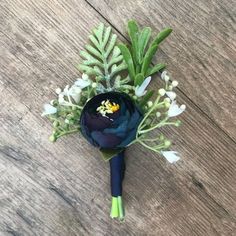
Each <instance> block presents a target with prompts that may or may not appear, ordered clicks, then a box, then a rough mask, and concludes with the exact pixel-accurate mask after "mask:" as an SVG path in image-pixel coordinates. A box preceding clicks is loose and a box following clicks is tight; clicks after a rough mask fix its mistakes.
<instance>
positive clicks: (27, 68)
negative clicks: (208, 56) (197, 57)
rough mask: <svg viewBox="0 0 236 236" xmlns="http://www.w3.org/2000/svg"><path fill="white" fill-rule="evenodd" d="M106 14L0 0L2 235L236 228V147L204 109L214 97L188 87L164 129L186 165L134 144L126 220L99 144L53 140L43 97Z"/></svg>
mask: <svg viewBox="0 0 236 236" xmlns="http://www.w3.org/2000/svg"><path fill="white" fill-rule="evenodd" d="M129 3H130V2H129ZM103 4H104V3H103V2H101V7H104V8H105V7H106V5H103ZM107 4H108V3H107ZM108 5H109V4H108ZM94 6H95V7H96V6H98V2H96V4H95V2H94ZM114 6H115V5H114ZM110 10H111V11H112V9H110ZM179 14H180V13H179ZM180 16H182V17H184V16H183V15H181V14H180ZM106 17H109V15H106V14H104V15H103V16H101V15H100V14H99V13H98V12H97V11H95V10H94V9H93V8H92V7H91V6H90V5H89V4H87V3H86V2H85V1H73V0H69V1H42V0H41V1H37V2H34V1H31V0H27V1H26V0H24V1H16V0H13V1H10V2H8V1H2V2H1V12H0V19H1V30H0V32H1V44H0V47H1V60H0V71H1V84H0V91H1V93H0V101H1V115H0V120H1V124H2V125H1V127H0V133H1V140H0V145H1V146H0V185H1V193H0V208H1V210H0V233H1V235H63V236H64V235H65V236H67V235H121V236H123V235H161V236H162V235H163V236H166V235H184V236H185V235H186V236H189V235H227V236H228V235H234V232H235V229H236V228H235V223H236V207H235V202H236V181H235V177H234V176H235V167H236V161H235V158H234V157H235V153H236V146H235V142H234V141H233V140H232V139H231V138H230V137H229V136H228V135H227V134H226V133H225V132H223V131H222V130H221V129H220V128H219V127H218V126H217V125H216V124H218V123H216V124H215V123H214V122H213V121H212V119H213V118H212V119H210V118H209V117H207V116H206V115H205V114H204V113H203V112H202V109H203V108H202V105H203V106H205V105H208V104H205V103H204V104H202V105H201V104H200V105H199V104H197V105H196V104H194V103H193V102H192V100H193V99H192V97H191V99H189V98H188V97H187V96H185V95H184V94H183V93H181V95H180V102H183V103H185V104H186V105H187V107H188V110H187V112H186V113H185V114H184V115H183V116H182V119H183V123H184V125H183V126H182V127H181V128H179V129H172V128H170V129H167V130H165V131H164V132H165V133H166V135H167V136H168V137H170V138H171V139H172V140H174V146H173V148H174V149H175V150H177V151H179V152H180V153H181V157H182V159H181V161H180V162H178V163H177V164H175V165H170V164H168V163H166V162H165V161H164V160H163V159H161V158H159V156H157V155H155V154H153V153H151V152H147V151H146V150H144V149H143V148H142V147H140V146H137V145H135V146H133V147H131V148H130V149H129V150H127V173H126V178H125V183H124V200H125V203H126V220H125V222H122V223H121V222H116V221H112V220H111V219H110V217H109V208H110V205H109V204H110V194H109V169H108V165H107V163H104V162H103V161H102V160H101V158H100V157H99V156H98V153H97V152H96V150H95V149H93V148H92V147H91V146H90V145H89V144H88V143H87V142H86V141H85V140H84V139H83V138H82V137H81V136H80V135H72V136H70V137H67V138H63V139H61V140H59V141H58V142H57V143H55V144H51V143H49V142H48V139H47V138H48V135H49V134H50V123H49V122H48V121H47V120H45V119H43V118H42V117H41V116H40V114H41V110H42V104H43V103H45V102H47V101H49V100H51V99H53V95H52V93H53V91H54V90H55V88H57V87H58V86H61V87H64V86H65V85H66V84H70V83H71V82H72V81H73V80H74V78H76V77H77V76H78V75H79V74H78V71H77V70H76V68H75V65H76V64H77V62H78V61H79V56H78V54H79V50H80V49H81V48H82V47H83V45H84V44H85V42H86V41H87V36H88V34H89V32H90V30H91V28H93V27H94V26H96V25H97V24H98V23H99V22H100V21H104V22H105V23H106V24H109V23H108V22H106V20H105V19H104V18H106ZM114 17H116V16H114ZM114 19H115V18H114ZM109 20H110V19H109ZM112 23H116V24H117V25H118V22H112ZM141 23H142V24H144V23H145V21H141ZM120 39H121V40H123V41H124V42H125V39H124V38H123V37H122V36H121V35H120ZM168 43H170V44H171V40H168ZM168 43H166V44H165V45H166V47H168ZM163 46H164V44H163ZM175 50H177V49H175ZM185 50H186V49H185ZM175 53H177V52H176V51H175ZM160 57H163V59H165V60H166V61H169V60H172V59H171V57H170V58H167V56H166V55H165V54H161V55H160ZM172 57H173V55H172ZM213 62H214V60H213ZM171 65H172V64H171ZM170 68H171V66H170ZM186 68H188V69H186V70H187V71H188V72H186V73H190V71H191V70H192V68H191V67H186ZM175 73H180V69H178V70H177V67H174V68H172V74H175ZM229 73H230V72H229ZM227 76H228V74H227ZM182 85H183V83H182ZM182 85H181V87H182ZM152 86H153V87H154V88H158V82H157V80H156V82H154V83H153V84H152ZM215 86H216V87H217V85H215ZM213 88H214V87H213ZM216 122H217V121H216Z"/></svg>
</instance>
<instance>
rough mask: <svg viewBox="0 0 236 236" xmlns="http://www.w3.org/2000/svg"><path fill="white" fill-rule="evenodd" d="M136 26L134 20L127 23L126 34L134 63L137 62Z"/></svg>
mask: <svg viewBox="0 0 236 236" xmlns="http://www.w3.org/2000/svg"><path fill="white" fill-rule="evenodd" d="M138 31H139V29H138V25H137V22H136V21H134V20H130V21H129V22H128V34H129V37H130V40H131V46H132V55H133V59H134V61H135V63H136V62H137V61H138V55H137V54H138V33H139V32H138Z"/></svg>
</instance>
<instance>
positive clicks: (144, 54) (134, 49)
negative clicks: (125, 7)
mask: <svg viewBox="0 0 236 236" xmlns="http://www.w3.org/2000/svg"><path fill="white" fill-rule="evenodd" d="M171 32H172V29H170V28H166V29H164V30H163V31H161V32H160V33H159V34H157V36H156V37H155V38H154V39H153V40H152V42H151V43H150V44H149V41H150V39H151V33H152V30H151V28H149V27H144V28H143V29H142V30H139V27H138V25H137V23H136V21H134V20H131V21H129V22H128V34H129V37H130V41H131V46H130V48H128V47H127V46H126V45H125V44H119V48H120V50H121V52H122V54H123V57H124V60H125V62H126V64H127V66H128V71H129V75H130V77H131V79H132V80H133V81H134V85H135V86H137V85H141V84H142V83H143V81H144V79H145V78H147V77H148V76H151V75H153V74H154V73H156V72H158V71H160V70H162V69H164V68H165V64H163V63H160V64H157V65H154V66H152V65H151V62H152V59H153V57H154V55H155V54H156V52H157V49H158V46H159V44H160V43H161V42H162V41H163V40H164V39H165V38H166V37H168V36H169V35H170V33H171Z"/></svg>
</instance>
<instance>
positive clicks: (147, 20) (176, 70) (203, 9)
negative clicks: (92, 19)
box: [87, 0, 236, 140]
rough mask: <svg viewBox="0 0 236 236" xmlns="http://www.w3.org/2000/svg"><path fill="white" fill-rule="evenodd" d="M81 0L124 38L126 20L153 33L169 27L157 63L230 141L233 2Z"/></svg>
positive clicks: (235, 44) (235, 128) (235, 32)
mask: <svg viewBox="0 0 236 236" xmlns="http://www.w3.org/2000/svg"><path fill="white" fill-rule="evenodd" d="M87 1H88V2H89V3H90V4H91V5H92V6H93V7H94V8H95V9H96V10H97V11H98V12H100V13H101V14H102V15H103V16H105V17H106V19H107V20H108V21H109V22H110V23H111V24H112V25H113V26H115V27H116V28H117V29H118V30H119V31H120V32H121V33H122V34H123V35H125V36H127V34H126V25H127V24H126V22H127V20H129V19H136V20H137V21H138V22H139V23H140V25H141V26H150V27H151V28H152V29H154V32H156V33H157V32H159V31H160V30H161V29H162V28H164V27H168V26H169V27H171V28H173V30H174V31H173V34H172V35H171V37H170V38H169V39H168V40H167V41H166V42H165V43H163V44H162V45H161V46H160V49H161V51H160V54H159V56H158V58H157V59H158V60H159V61H160V59H162V61H165V62H166V63H167V64H168V71H170V72H171V75H172V77H173V78H176V79H177V80H178V81H180V84H181V87H180V89H181V90H182V91H183V93H184V94H185V95H187V96H188V97H189V98H190V99H191V100H192V101H193V102H194V103H195V104H196V105H197V106H198V107H199V108H200V109H201V110H203V111H204V113H205V114H206V115H207V116H209V117H210V118H211V119H212V120H214V122H216V124H217V125H218V126H220V127H221V128H222V129H223V130H224V131H225V132H226V133H227V134H229V135H230V136H231V138H233V139H234V140H236V119H235V117H236V105H235V102H236V80H235V75H236V40H235V39H236V24H235V22H236V3H235V1H232V0H230V1H228V0H223V1H217V0H207V1H206V0H200V1H197V2H196V1H194V0H191V1H183V0H175V1H173V0H167V1H166V0H165V1H163V0H156V1H143V0H137V1H132V0H131V1H127V0H121V1H115V0H106V1H104V0H102V1H100V0H87Z"/></svg>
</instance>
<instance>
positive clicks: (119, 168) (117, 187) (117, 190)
mask: <svg viewBox="0 0 236 236" xmlns="http://www.w3.org/2000/svg"><path fill="white" fill-rule="evenodd" d="M124 153H125V151H122V152H120V153H118V154H117V155H115V156H114V157H113V158H111V159H110V161H109V162H110V176H111V195H112V196H113V197H118V196H122V182H123V179H124V175H125V158H124Z"/></svg>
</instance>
